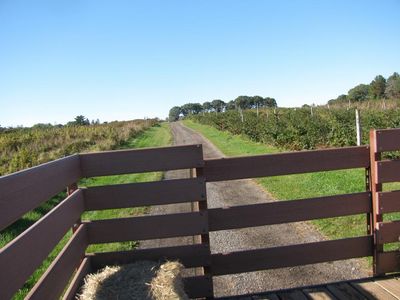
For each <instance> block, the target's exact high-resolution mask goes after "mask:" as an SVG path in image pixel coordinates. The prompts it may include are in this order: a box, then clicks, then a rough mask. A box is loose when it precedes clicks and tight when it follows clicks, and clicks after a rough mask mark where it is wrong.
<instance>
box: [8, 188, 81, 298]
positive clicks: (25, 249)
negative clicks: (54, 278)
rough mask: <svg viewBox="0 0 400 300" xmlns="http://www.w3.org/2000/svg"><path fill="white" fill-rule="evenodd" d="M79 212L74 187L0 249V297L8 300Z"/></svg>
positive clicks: (79, 201)
mask: <svg viewBox="0 0 400 300" xmlns="http://www.w3.org/2000/svg"><path fill="white" fill-rule="evenodd" d="M83 211H84V207H83V198H82V192H81V191H80V190H77V191H75V192H74V193H73V194H72V195H71V196H69V197H68V198H66V199H65V200H64V201H62V202H61V203H59V204H58V205H57V206H56V207H55V208H53V209H52V210H51V211H50V212H49V213H47V214H46V215H45V216H44V217H43V218H41V219H40V220H39V221H38V222H36V223H35V224H34V225H33V226H31V227H30V228H29V229H27V230H26V231H24V232H23V233H22V234H21V235H19V236H18V237H17V238H15V239H14V240H12V241H11V242H10V243H9V244H7V245H6V246H5V247H4V248H2V249H0V266H1V270H2V272H0V286H1V287H2V288H1V289H0V299H9V298H10V297H11V296H12V295H13V294H14V293H15V292H16V291H17V290H18V289H19V288H20V287H21V286H22V285H23V284H24V283H25V281H26V280H27V279H28V277H29V276H30V275H31V274H32V273H33V272H34V271H35V270H36V269H37V268H38V267H39V266H40V265H41V263H42V262H43V260H44V259H45V258H46V257H47V256H48V254H49V253H50V252H51V251H52V250H53V248H54V247H55V246H56V245H57V244H58V242H59V241H60V240H61V238H62V237H63V236H64V235H65V234H66V232H67V231H68V230H69V229H70V228H71V227H72V225H73V224H74V223H75V221H76V220H78V219H79V217H80V215H81V214H82V212H83ZM10 278H12V279H13V280H11V281H10Z"/></svg>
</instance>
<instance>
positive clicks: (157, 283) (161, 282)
mask: <svg viewBox="0 0 400 300" xmlns="http://www.w3.org/2000/svg"><path fill="white" fill-rule="evenodd" d="M182 269H183V265H182V264H180V263H178V262H173V261H169V262H166V263H164V264H162V265H161V266H160V267H159V269H158V271H157V274H156V276H155V277H154V278H153V280H152V281H151V283H150V287H151V289H150V291H151V295H152V296H153V299H155V300H162V299H182V300H186V299H189V298H188V296H187V295H186V293H185V291H184V289H183V282H182V277H181V273H182Z"/></svg>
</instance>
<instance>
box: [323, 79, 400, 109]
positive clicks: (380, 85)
mask: <svg viewBox="0 0 400 300" xmlns="http://www.w3.org/2000/svg"><path fill="white" fill-rule="evenodd" d="M385 99H400V75H399V73H397V72H394V73H393V74H392V75H391V76H389V77H388V78H387V79H386V78H385V77H383V76H382V75H378V76H376V77H375V79H374V80H372V81H371V83H370V84H359V85H357V86H355V87H353V88H352V89H350V90H349V91H348V93H347V94H343V95H340V96H339V97H337V98H336V99H332V100H329V101H328V104H329V105H334V104H340V103H348V104H351V103H356V102H363V101H367V100H385Z"/></svg>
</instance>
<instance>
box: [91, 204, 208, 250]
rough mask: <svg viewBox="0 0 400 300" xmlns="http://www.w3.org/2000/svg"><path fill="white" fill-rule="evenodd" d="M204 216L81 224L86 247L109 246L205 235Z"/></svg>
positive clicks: (163, 217) (188, 214)
mask: <svg viewBox="0 0 400 300" xmlns="http://www.w3.org/2000/svg"><path fill="white" fill-rule="evenodd" d="M206 215H207V214H206V213H205V212H192V213H178V214H169V215H159V216H145V217H133V218H120V219H109V220H98V221H89V222H85V223H86V224H88V232H89V243H90V244H99V243H110V242H123V241H133V240H149V239H159V238H169V237H179V236H188V235H196V234H201V233H206V232H208V224H207V216H206Z"/></svg>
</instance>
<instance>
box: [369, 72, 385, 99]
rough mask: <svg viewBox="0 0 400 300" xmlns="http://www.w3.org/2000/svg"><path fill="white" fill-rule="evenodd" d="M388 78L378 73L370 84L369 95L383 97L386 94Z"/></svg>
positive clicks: (374, 97)
mask: <svg viewBox="0 0 400 300" xmlns="http://www.w3.org/2000/svg"><path fill="white" fill-rule="evenodd" d="M385 88H386V79H385V77H383V76H382V75H378V76H376V77H375V79H374V80H372V81H371V83H370V85H369V95H370V97H371V98H372V99H381V98H383V97H384V95H385Z"/></svg>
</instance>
